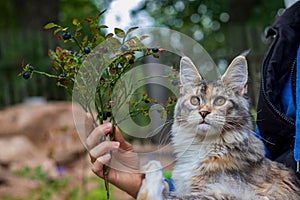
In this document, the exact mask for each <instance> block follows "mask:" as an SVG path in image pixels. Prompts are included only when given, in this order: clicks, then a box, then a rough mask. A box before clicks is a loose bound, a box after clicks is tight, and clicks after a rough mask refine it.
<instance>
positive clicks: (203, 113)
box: [199, 110, 210, 119]
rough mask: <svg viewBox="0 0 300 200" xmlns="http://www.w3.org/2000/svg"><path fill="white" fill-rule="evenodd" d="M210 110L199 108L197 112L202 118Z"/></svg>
mask: <svg viewBox="0 0 300 200" xmlns="http://www.w3.org/2000/svg"><path fill="white" fill-rule="evenodd" d="M209 113H210V112H209V111H208V110H200V111H199V114H200V115H201V117H202V118H203V119H204V118H205V117H206V116H207V115H208V114H209Z"/></svg>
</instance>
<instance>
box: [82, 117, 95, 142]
mask: <svg viewBox="0 0 300 200" xmlns="http://www.w3.org/2000/svg"><path fill="white" fill-rule="evenodd" d="M84 126H85V133H86V135H87V136H88V135H89V134H90V133H91V132H92V130H93V129H94V124H93V117H92V115H91V113H86V116H85V123H84Z"/></svg>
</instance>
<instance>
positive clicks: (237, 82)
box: [221, 56, 248, 95]
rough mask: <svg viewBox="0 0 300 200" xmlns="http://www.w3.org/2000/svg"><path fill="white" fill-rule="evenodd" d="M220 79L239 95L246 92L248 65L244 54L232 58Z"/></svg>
mask: <svg viewBox="0 0 300 200" xmlns="http://www.w3.org/2000/svg"><path fill="white" fill-rule="evenodd" d="M221 80H222V82H223V83H224V85H226V86H227V87H229V88H231V89H232V90H234V91H235V92H238V93H239V94H240V95H243V94H245V93H247V81H248V66H247V60H246V58H245V56H237V57H236V58H235V59H233V61H232V62H231V64H230V65H229V67H228V68H227V70H226V72H225V74H224V75H223V76H222V79H221Z"/></svg>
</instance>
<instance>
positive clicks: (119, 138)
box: [114, 127, 133, 151]
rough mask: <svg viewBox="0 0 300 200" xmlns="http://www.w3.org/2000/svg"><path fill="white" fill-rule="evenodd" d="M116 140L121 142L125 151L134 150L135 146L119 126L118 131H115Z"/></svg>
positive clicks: (121, 146)
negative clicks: (124, 135)
mask: <svg viewBox="0 0 300 200" xmlns="http://www.w3.org/2000/svg"><path fill="white" fill-rule="evenodd" d="M114 140H115V141H118V142H120V148H121V149H123V150H125V151H132V150H133V147H132V145H131V144H130V143H129V142H127V141H126V140H125V139H124V137H123V136H122V133H121V131H120V129H119V128H118V127H116V132H115V139H114Z"/></svg>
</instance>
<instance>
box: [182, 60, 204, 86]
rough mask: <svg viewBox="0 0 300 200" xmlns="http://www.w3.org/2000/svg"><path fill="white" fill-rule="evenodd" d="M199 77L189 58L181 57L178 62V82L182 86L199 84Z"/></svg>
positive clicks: (200, 78)
mask: <svg viewBox="0 0 300 200" xmlns="http://www.w3.org/2000/svg"><path fill="white" fill-rule="evenodd" d="M201 80H202V77H201V76H200V74H199V72H198V70H197V68H196V66H195V65H194V64H193V62H192V61H191V59H190V58H188V57H186V56H185V57H182V58H181V60H180V82H181V84H182V85H183V86H185V85H190V84H193V83H197V82H200V81H201Z"/></svg>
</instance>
